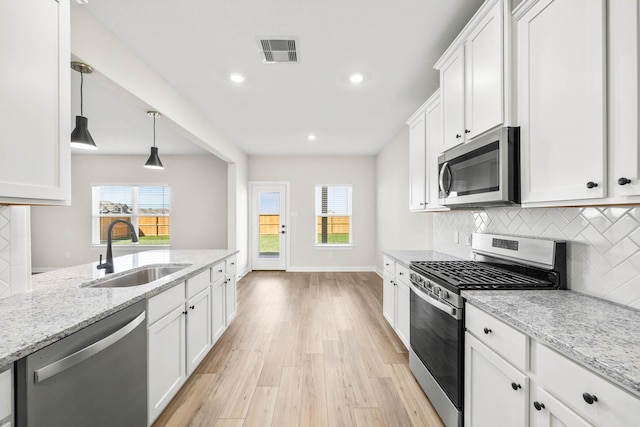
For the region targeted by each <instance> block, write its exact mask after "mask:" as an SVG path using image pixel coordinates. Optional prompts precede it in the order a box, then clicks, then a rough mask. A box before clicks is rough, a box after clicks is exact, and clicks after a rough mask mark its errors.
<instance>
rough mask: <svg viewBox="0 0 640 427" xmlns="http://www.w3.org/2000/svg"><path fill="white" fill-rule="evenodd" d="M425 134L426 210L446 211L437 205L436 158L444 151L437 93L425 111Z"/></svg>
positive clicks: (440, 110) (440, 109) (440, 107)
mask: <svg viewBox="0 0 640 427" xmlns="http://www.w3.org/2000/svg"><path fill="white" fill-rule="evenodd" d="M425 121H426V133H427V184H426V188H427V191H426V193H427V208H428V209H446V208H444V207H442V206H440V205H439V204H438V156H439V155H440V153H442V151H444V139H443V137H442V105H441V103H440V96H439V92H436V94H435V95H434V98H433V102H432V103H431V104H429V106H428V107H427V110H426V111H425Z"/></svg>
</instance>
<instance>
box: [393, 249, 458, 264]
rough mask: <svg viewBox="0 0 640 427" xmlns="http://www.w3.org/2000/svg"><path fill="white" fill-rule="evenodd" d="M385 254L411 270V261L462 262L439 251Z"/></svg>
mask: <svg viewBox="0 0 640 427" xmlns="http://www.w3.org/2000/svg"><path fill="white" fill-rule="evenodd" d="M382 253H383V254H385V255H387V256H389V257H391V258H393V259H394V260H395V261H396V262H399V263H400V264H402V265H404V266H405V267H407V268H409V263H410V262H411V261H461V259H460V258H458V257H455V256H453V255H449V254H445V253H443V252H438V251H427V250H422V251H420V250H415V251H400V250H398V251H395V250H389V251H383V252H382Z"/></svg>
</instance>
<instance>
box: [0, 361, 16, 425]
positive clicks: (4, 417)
mask: <svg viewBox="0 0 640 427" xmlns="http://www.w3.org/2000/svg"><path fill="white" fill-rule="evenodd" d="M12 424H13V368H11V367H9V368H8V369H6V368H5V370H4V371H2V372H0V426H2V427H7V426H11V425H12Z"/></svg>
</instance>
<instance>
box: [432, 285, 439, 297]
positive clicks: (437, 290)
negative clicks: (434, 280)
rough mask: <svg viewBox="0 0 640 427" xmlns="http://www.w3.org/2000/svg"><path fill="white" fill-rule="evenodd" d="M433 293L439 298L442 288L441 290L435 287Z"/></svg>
mask: <svg viewBox="0 0 640 427" xmlns="http://www.w3.org/2000/svg"><path fill="white" fill-rule="evenodd" d="M433 293H434V294H436V295H438V296H439V295H440V288H439V287H437V286H435V287H434V288H433Z"/></svg>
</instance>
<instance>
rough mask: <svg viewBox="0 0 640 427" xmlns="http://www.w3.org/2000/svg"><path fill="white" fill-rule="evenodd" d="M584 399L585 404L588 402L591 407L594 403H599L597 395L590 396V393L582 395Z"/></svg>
mask: <svg viewBox="0 0 640 427" xmlns="http://www.w3.org/2000/svg"><path fill="white" fill-rule="evenodd" d="M582 398H583V399H584V401H585V402H587V403H588V404H589V405H593V402H597V401H598V398H597V397H596V395H595V394H589V393H582Z"/></svg>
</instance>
